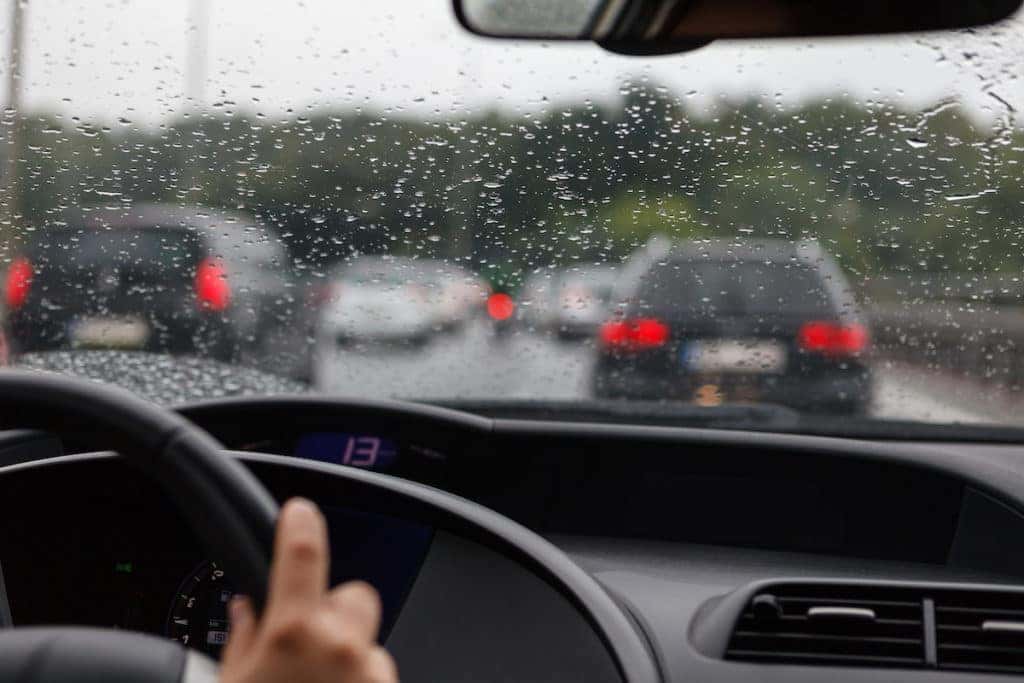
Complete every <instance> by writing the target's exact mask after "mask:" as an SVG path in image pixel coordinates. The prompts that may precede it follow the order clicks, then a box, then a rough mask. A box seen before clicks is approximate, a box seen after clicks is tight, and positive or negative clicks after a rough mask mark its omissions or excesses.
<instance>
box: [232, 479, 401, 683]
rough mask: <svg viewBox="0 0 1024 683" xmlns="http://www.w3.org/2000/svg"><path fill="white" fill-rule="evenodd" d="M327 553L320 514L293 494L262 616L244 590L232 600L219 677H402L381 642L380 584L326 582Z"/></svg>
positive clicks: (252, 682) (281, 680) (273, 681)
mask: <svg viewBox="0 0 1024 683" xmlns="http://www.w3.org/2000/svg"><path fill="white" fill-rule="evenodd" d="M329 557H330V555H329V552H328V547H327V524H326V522H325V521H324V518H323V515H321V514H320V511H319V510H317V508H316V506H315V505H313V504H312V503H310V502H309V501H306V500H302V499H293V500H291V501H289V502H288V503H287V504H286V505H285V506H284V507H283V508H282V509H281V515H280V517H279V520H278V524H277V534H276V537H275V541H274V560H273V564H272V565H271V570H270V592H269V595H268V596H267V604H266V608H265V609H264V611H263V615H262V618H260V619H259V620H257V618H256V616H255V611H254V610H253V607H252V604H251V602H250V601H249V600H248V599H247V598H242V597H237V598H235V599H234V600H233V601H232V603H231V607H230V616H231V636H230V639H229V640H228V644H227V647H226V648H225V649H224V656H223V660H222V665H221V675H220V681H221V683H286V682H289V681H298V680H301V681H304V682H309V683H317V682H318V681H325V682H326V681H331V682H332V683H393V682H397V680H398V673H397V671H396V669H395V663H394V661H393V660H392V659H391V656H390V655H389V654H388V653H387V652H386V651H385V650H384V648H382V647H380V646H379V645H377V632H378V630H379V628H380V598H379V597H378V595H377V592H376V591H374V590H373V588H371V587H370V586H368V585H367V584H365V583H362V582H358V581H354V582H350V583H345V584H342V585H341V586H338V587H337V588H335V589H333V590H328V586H327V580H328V578H327V577H328V575H329V573H328V569H329V566H328V565H329Z"/></svg>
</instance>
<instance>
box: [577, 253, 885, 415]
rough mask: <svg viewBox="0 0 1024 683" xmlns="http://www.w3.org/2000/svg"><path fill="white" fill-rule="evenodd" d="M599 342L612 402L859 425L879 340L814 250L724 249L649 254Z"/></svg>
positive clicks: (598, 381) (602, 385) (597, 384)
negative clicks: (784, 414)
mask: <svg viewBox="0 0 1024 683" xmlns="http://www.w3.org/2000/svg"><path fill="white" fill-rule="evenodd" d="M615 300H616V301H617V302H620V304H619V308H618V310H617V312H616V314H615V315H614V317H613V318H612V319H611V320H610V321H608V322H607V323H605V325H603V326H602V328H601V330H600V335H599V340H598V348H599V351H598V359H597V362H596V364H595V377H594V392H595V394H596V395H597V396H598V397H602V398H630V399H647V400H661V399H667V400H683V401H693V402H696V403H698V404H703V405H716V404H719V403H726V402H765V403H774V404H781V405H786V406H790V407H793V408H797V409H800V410H807V411H811V410H814V411H827V412H832V413H859V412H863V411H865V410H866V409H867V407H868V404H869V402H870V397H871V372H870V369H869V367H868V365H867V362H866V355H867V352H868V348H869V332H868V329H867V327H866V324H865V322H864V321H863V320H862V319H861V317H860V316H859V315H858V311H857V305H856V302H855V300H854V297H853V295H852V293H851V290H850V287H849V284H848V283H847V281H846V279H845V278H844V276H843V274H842V272H841V271H840V269H839V267H838V265H837V264H836V263H835V262H834V261H833V260H832V258H831V257H830V256H829V255H828V254H827V253H825V251H824V250H822V249H821V247H820V246H819V245H818V244H817V243H814V242H802V243H793V242H788V241H782V240H756V241H754V240H751V241H747V242H743V243H735V242H725V241H721V242H719V241H713V242H700V243H692V244H685V245H676V246H671V247H667V248H664V249H662V250H660V252H658V253H653V254H652V253H650V252H641V253H638V254H637V255H636V256H635V258H634V259H633V260H632V263H630V264H628V265H627V267H626V268H625V272H624V274H623V279H622V281H620V283H619V286H618V291H617V293H616V299H615Z"/></svg>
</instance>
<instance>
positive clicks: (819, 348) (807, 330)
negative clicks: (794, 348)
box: [797, 322, 868, 356]
mask: <svg viewBox="0 0 1024 683" xmlns="http://www.w3.org/2000/svg"><path fill="white" fill-rule="evenodd" d="M797 342H798V343H799V344H800V348H801V349H803V350H804V351H810V352H812V353H821V354H824V355H826V356H852V355H855V354H858V353H861V352H863V351H864V350H865V349H867V347H868V331H867V330H866V329H865V328H864V326H862V325H856V324H853V325H840V324H838V323H829V322H810V323H805V324H804V326H803V327H801V328H800V332H799V333H798V335H797Z"/></svg>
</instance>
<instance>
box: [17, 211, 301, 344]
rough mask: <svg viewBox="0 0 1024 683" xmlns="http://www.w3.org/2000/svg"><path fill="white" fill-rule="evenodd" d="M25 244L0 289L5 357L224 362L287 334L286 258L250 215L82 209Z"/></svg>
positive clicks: (284, 252)
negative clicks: (110, 352)
mask: <svg viewBox="0 0 1024 683" xmlns="http://www.w3.org/2000/svg"><path fill="white" fill-rule="evenodd" d="M29 234H30V235H31V237H30V239H29V241H28V243H27V244H25V245H24V247H23V249H22V250H21V251H20V252H19V254H18V255H17V256H16V257H15V258H14V259H13V260H12V261H11V264H10V266H9V268H8V271H7V280H6V288H5V291H4V294H5V299H6V304H7V320H6V326H7V332H8V336H9V340H10V343H11V346H12V347H13V351H14V352H15V353H25V352H30V351H49V350H56V349H68V348H115V349H125V350H129V349H130V350H147V351H166V352H171V353H196V354H200V355H205V356H209V357H212V358H217V359H220V360H234V359H237V358H238V357H239V356H240V355H243V354H245V353H246V352H247V351H250V350H254V349H258V348H260V347H261V346H263V345H265V344H266V343H267V340H268V339H270V338H271V337H272V335H273V333H274V332H275V330H276V329H278V328H280V327H281V326H283V325H287V322H288V321H287V315H288V307H289V306H288V303H287V302H288V301H289V296H290V295H291V292H290V290H289V282H288V277H287V276H286V275H285V273H286V272H287V267H286V266H287V264H286V251H285V249H284V247H283V246H282V245H281V243H280V241H279V240H278V238H277V237H276V236H275V235H274V234H273V233H272V232H271V231H270V230H269V229H268V228H266V227H264V226H263V225H261V224H260V223H259V222H258V221H257V220H256V219H255V218H254V217H252V216H249V215H243V214H234V213H227V212H219V211H213V210H206V209H200V208H183V207H175V206H167V205H159V204H143V205H134V206H131V207H128V208H123V209H95V210H81V211H78V212H75V213H74V214H69V215H68V216H66V217H65V218H64V220H62V221H60V222H59V223H57V224H54V225H48V226H44V227H42V228H40V229H38V230H36V231H35V232H33V233H29Z"/></svg>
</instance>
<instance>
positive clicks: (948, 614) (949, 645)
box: [935, 591, 1024, 673]
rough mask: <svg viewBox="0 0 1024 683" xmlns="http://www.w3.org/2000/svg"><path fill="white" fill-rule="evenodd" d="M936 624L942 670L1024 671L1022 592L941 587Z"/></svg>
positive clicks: (1023, 596) (937, 599) (936, 599)
mask: <svg viewBox="0 0 1024 683" xmlns="http://www.w3.org/2000/svg"><path fill="white" fill-rule="evenodd" d="M935 626H936V642H937V645H938V665H939V668H940V669H956V670H961V671H993V672H1005V673H1024V594H1020V593H1014V592H1003V591H999V592H996V591H942V592H941V593H938V594H936V595H935Z"/></svg>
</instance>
